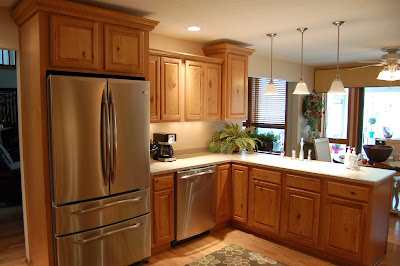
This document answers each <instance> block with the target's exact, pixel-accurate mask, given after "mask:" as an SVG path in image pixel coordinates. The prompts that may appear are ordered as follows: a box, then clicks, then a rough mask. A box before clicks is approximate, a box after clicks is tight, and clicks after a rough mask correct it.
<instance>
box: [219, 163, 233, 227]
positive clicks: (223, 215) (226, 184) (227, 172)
mask: <svg viewBox="0 0 400 266" xmlns="http://www.w3.org/2000/svg"><path fill="white" fill-rule="evenodd" d="M217 171H218V174H217V204H216V206H217V207H216V222H217V223H221V222H226V221H229V220H230V219H231V204H230V202H231V189H232V178H231V164H223V165H219V166H218V170H217Z"/></svg>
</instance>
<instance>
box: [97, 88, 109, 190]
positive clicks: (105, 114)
mask: <svg viewBox="0 0 400 266" xmlns="http://www.w3.org/2000/svg"><path fill="white" fill-rule="evenodd" d="M109 117H110V116H109V109H108V101H107V92H106V90H103V95H102V97H101V123H100V134H101V138H100V139H101V140H100V141H101V163H102V170H103V181H104V185H106V186H108V180H109V178H110V150H111V144H110V118H109ZM104 123H105V124H106V125H105V126H104ZM104 131H105V132H104ZM104 145H105V147H104Z"/></svg>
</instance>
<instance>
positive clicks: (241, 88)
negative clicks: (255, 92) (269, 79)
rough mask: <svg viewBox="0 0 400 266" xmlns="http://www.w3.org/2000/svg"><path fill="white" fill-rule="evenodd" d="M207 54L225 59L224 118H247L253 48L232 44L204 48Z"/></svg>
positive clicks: (223, 66)
mask: <svg viewBox="0 0 400 266" xmlns="http://www.w3.org/2000/svg"><path fill="white" fill-rule="evenodd" d="M203 51H204V54H205V55H206V56H211V57H215V58H220V59H223V60H224V63H223V64H222V111H221V119H222V120H235V119H236V120H237V119H246V118H247V100H248V93H247V92H248V56H250V55H251V54H253V53H254V50H253V49H249V48H244V47H239V46H236V45H232V44H219V45H214V46H210V47H204V48H203Z"/></svg>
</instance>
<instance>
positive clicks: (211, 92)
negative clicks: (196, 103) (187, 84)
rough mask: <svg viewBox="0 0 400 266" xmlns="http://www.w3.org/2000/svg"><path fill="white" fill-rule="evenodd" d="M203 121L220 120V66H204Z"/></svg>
mask: <svg viewBox="0 0 400 266" xmlns="http://www.w3.org/2000/svg"><path fill="white" fill-rule="evenodd" d="M204 119H206V120H220V119H221V65H217V64H207V65H206V69H205V82H204Z"/></svg>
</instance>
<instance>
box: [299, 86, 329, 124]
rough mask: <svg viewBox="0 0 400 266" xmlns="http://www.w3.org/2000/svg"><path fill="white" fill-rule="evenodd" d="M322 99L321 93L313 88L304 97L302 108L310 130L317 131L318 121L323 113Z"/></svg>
mask: <svg viewBox="0 0 400 266" xmlns="http://www.w3.org/2000/svg"><path fill="white" fill-rule="evenodd" d="M323 109H324V101H323V99H322V94H321V93H317V92H316V91H315V90H313V91H312V92H311V93H310V94H309V95H307V96H306V97H304V102H303V110H304V116H305V117H306V118H307V125H309V126H310V129H311V131H317V127H318V123H319V121H320V119H321V117H322V115H324V114H325V111H324V110H323Z"/></svg>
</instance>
